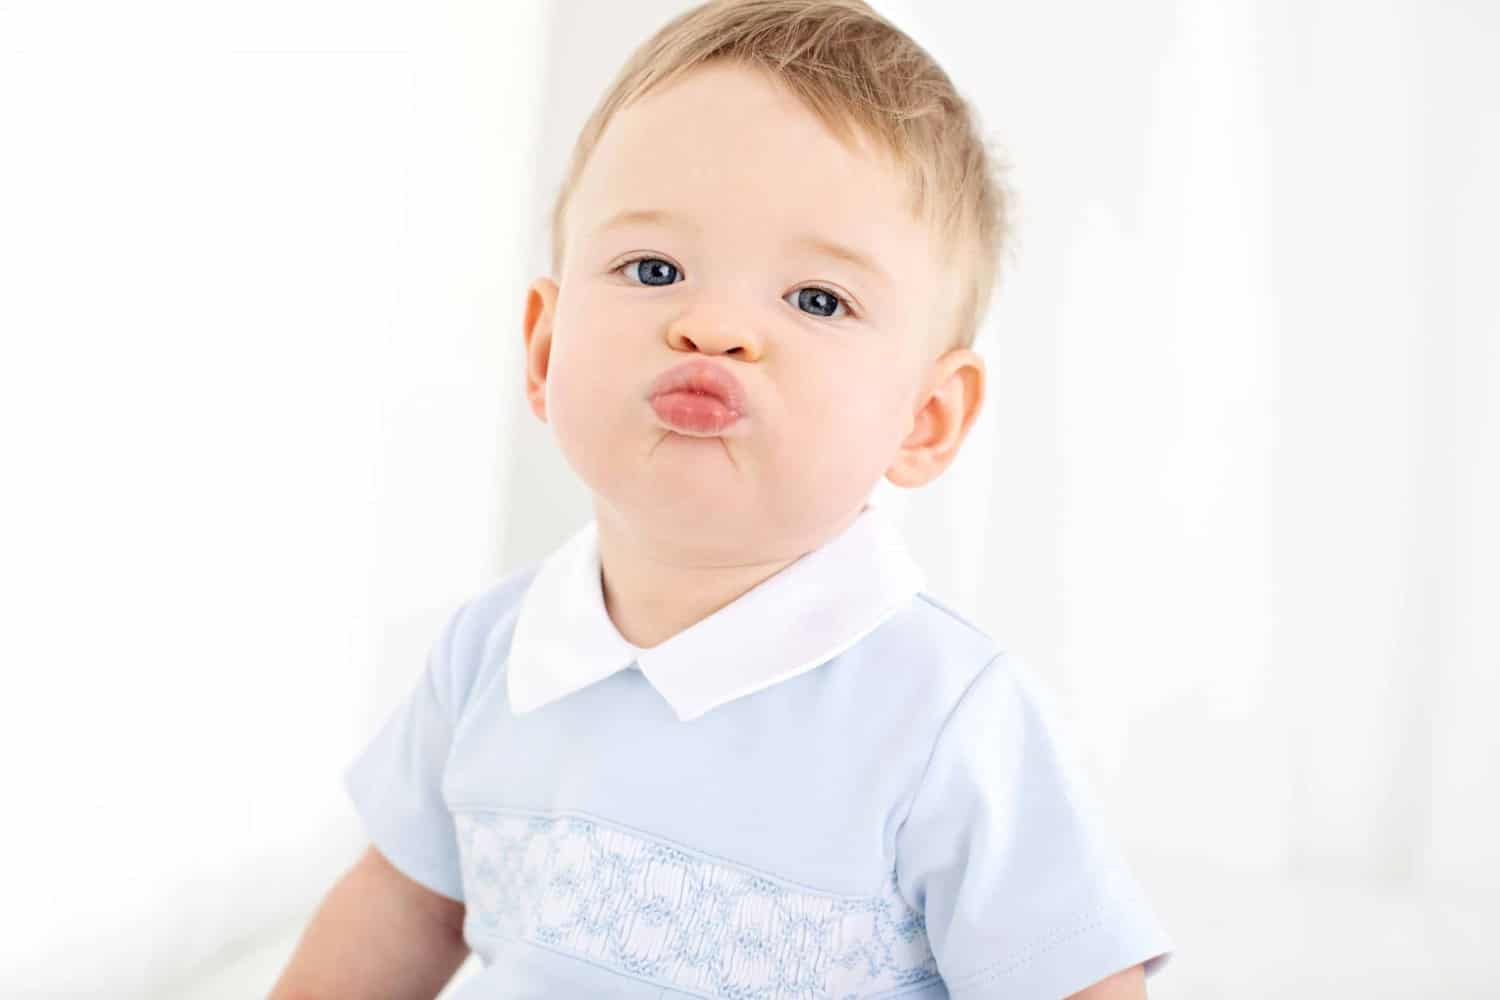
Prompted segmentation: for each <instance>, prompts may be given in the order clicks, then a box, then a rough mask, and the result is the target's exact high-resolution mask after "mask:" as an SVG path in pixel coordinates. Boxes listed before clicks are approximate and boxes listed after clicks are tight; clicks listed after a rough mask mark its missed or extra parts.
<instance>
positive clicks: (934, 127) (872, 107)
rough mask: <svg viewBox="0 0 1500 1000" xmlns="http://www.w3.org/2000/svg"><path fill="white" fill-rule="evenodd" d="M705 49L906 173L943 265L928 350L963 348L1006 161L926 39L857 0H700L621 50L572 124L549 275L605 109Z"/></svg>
mask: <svg viewBox="0 0 1500 1000" xmlns="http://www.w3.org/2000/svg"><path fill="white" fill-rule="evenodd" d="M716 60H734V61H738V62H742V63H745V64H747V65H751V66H755V67H759V68H762V69H765V70H769V71H770V72H772V73H773V74H775V76H777V77H778V78H779V79H780V80H781V81H782V82H783V83H784V84H785V85H786V86H787V87H789V88H790V90H791V91H792V93H794V94H795V95H796V96H797V97H798V98H799V99H800V100H801V101H802V102H803V103H804V104H805V105H806V106H807V107H808V109H809V110H811V111H812V112H813V113H814V114H816V115H817V116H818V118H819V119H821V120H822V122H823V123H824V124H825V125H826V126H827V127H828V128H829V130H830V131H831V132H832V133H833V134H834V135H836V136H838V137H839V139H840V140H841V141H843V142H845V143H846V144H849V143H850V142H851V141H853V140H854V139H855V137H856V134H862V135H863V136H866V137H869V138H871V139H873V140H874V142H875V148H876V149H877V150H878V151H880V152H881V153H883V154H885V155H886V156H888V157H889V158H890V161H891V162H892V164H893V165H894V166H896V167H897V168H898V169H899V170H900V171H901V172H902V173H903V174H904V175H905V178H906V181H907V186H908V191H909V197H910V208H911V212H912V216H913V218H917V219H921V220H924V221H925V222H926V223H927V224H928V226H929V227H930V229H931V232H932V233H933V236H934V245H936V246H937V247H940V248H941V252H942V254H943V264H944V265H945V267H947V268H948V269H949V273H950V274H951V287H950V290H949V295H948V299H947V301H948V306H949V312H948V322H947V323H945V324H942V325H940V327H939V329H940V333H941V337H942V339H941V342H940V344H939V345H938V346H939V348H940V351H941V350H948V349H950V348H955V347H964V348H971V347H972V346H973V344H974V338H975V334H976V333H977V331H978V328H979V325H980V322H981V321H982V319H983V317H984V314H985V310H986V309H987V307H988V305H989V302H990V299H991V296H992V293H993V291H994V289H995V287H996V285H997V283H998V281H999V276H1000V260H1001V257H1002V255H1003V254H1005V253H1007V252H1009V251H1010V250H1011V248H1012V243H1013V233H1012V228H1013V222H1012V216H1013V205H1014V203H1015V195H1014V193H1013V192H1012V191H1011V190H1010V189H1009V187H1008V186H1007V184H1006V183H1005V174H1006V173H1007V172H1008V170H1009V164H1008V163H1007V162H1006V161H1005V160H1004V158H1003V157H1002V156H1001V155H1000V154H998V153H997V152H995V151H994V150H993V149H992V148H991V146H990V144H989V143H988V142H987V141H986V139H985V137H984V135H983V134H982V132H981V130H980V126H979V119H978V115H977V113H976V112H975V110H974V109H973V107H972V106H971V105H970V104H969V103H968V102H967V101H966V100H965V99H964V98H963V97H962V96H961V95H960V94H959V93H958V91H957V89H956V88H955V87H954V85H953V82H952V81H951V80H950V79H949V77H948V74H947V73H945V72H944V71H943V69H942V67H941V66H939V65H938V64H937V62H936V61H935V60H934V59H933V58H932V56H930V55H929V54H928V53H927V51H926V50H924V49H923V48H922V47H921V46H920V45H918V44H917V43H916V42H915V41H913V40H912V38H911V37H910V36H908V35H907V34H906V33H904V32H903V31H901V30H900V29H899V28H897V27H896V26H895V25H893V24H892V23H891V22H890V21H888V20H886V19H885V18H884V17H882V16H881V15H880V14H879V13H877V12H876V11H875V10H874V9H872V8H871V7H870V6H869V4H867V3H864V2H862V0H711V2H709V3H705V4H702V5H701V6H698V7H694V8H692V9H691V10H688V11H686V12H685V13H683V14H680V15H678V16H677V17H675V18H673V19H672V20H671V21H669V22H667V24H665V25H664V26H663V27H662V28H661V29H660V30H658V31H657V32H656V33H655V34H654V35H652V36H651V37H650V38H649V39H647V40H646V41H645V42H644V43H643V44H641V46H640V47H639V48H637V49H636V50H635V52H633V53H632V54H631V55H630V57H629V58H628V59H627V60H626V61H625V64H624V65H623V66H622V67H621V69H620V70H619V72H618V73H617V74H616V75H615V78H614V80H613V81H612V82H611V84H610V85H609V87H608V88H607V89H606V90H605V93H604V95H603V97H602V98H601V99H600V101H599V103H598V105H597V106H596V107H595V108H594V110H593V112H592V113H591V114H590V115H589V118H588V120H587V121H586V122H585V123H584V125H583V128H582V129H581V130H580V132H579V135H578V139H577V142H576V143H575V145H574V147H573V153H572V158H571V161H570V162H569V164H568V167H567V171H566V173H565V175H564V178H563V181H562V184H561V186H560V188H559V190H558V193H557V196H556V200H555V202H554V205H553V210H552V220H551V229H552V260H551V265H552V269H553V273H554V274H558V273H561V269H562V262H563V258H564V257H565V255H566V253H567V241H566V219H567V211H568V200H569V196H570V194H571V193H572V191H573V189H574V187H575V185H576V184H577V181H578V178H579V175H580V174H581V173H582V172H583V169H584V166H585V165H586V164H587V163H588V160H589V156H590V154H591V153H592V152H593V149H594V147H595V146H596V145H597V144H598V142H599V138H600V136H602V135H603V134H604V130H605V128H606V127H607V126H608V125H609V122H610V119H611V118H612V117H613V116H614V115H615V113H616V112H618V111H620V110H621V109H622V108H624V107H626V106H628V105H629V104H631V103H632V102H634V101H635V100H637V99H639V98H641V97H644V96H645V95H646V94H648V93H650V92H651V91H653V90H654V89H656V88H657V87H660V86H662V85H664V84H666V83H667V82H669V81H671V80H673V79H675V78H676V77H678V76H680V75H681V74H683V73H684V72H686V71H688V70H690V69H692V68H694V67H696V66H700V65H703V64H706V63H709V62H713V61H716Z"/></svg>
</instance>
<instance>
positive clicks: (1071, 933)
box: [948, 899, 1121, 990]
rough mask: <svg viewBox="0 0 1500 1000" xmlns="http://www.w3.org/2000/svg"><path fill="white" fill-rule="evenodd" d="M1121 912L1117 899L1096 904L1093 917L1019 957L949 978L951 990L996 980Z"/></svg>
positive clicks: (1056, 934) (1097, 926)
mask: <svg viewBox="0 0 1500 1000" xmlns="http://www.w3.org/2000/svg"><path fill="white" fill-rule="evenodd" d="M1120 912H1121V909H1120V901H1119V900H1118V899H1110V900H1109V901H1107V902H1103V903H1099V904H1097V905H1096V906H1095V907H1094V908H1093V909H1092V910H1091V911H1090V913H1091V914H1092V916H1091V918H1090V919H1089V920H1088V921H1087V922H1085V923H1082V924H1079V925H1077V926H1075V927H1073V928H1072V929H1071V930H1067V931H1059V932H1057V933H1055V934H1053V935H1052V936H1051V937H1050V938H1046V939H1043V940H1042V941H1039V942H1037V943H1036V944H1034V945H1032V946H1031V947H1030V948H1029V949H1027V950H1026V951H1024V952H1022V953H1021V955H1020V957H1017V958H1011V959H1000V960H998V961H996V962H993V963H991V964H989V965H986V966H983V967H981V968H979V969H977V970H975V971H973V972H970V973H967V974H965V975H964V976H963V977H962V978H959V979H954V980H951V981H948V986H949V988H950V989H954V990H958V989H968V988H970V987H973V986H982V985H985V984H988V983H992V982H994V981H995V980H996V979H1000V978H1003V977H1005V976H1008V975H1010V974H1011V973H1013V972H1015V971H1016V970H1017V969H1020V968H1022V967H1023V966H1026V965H1029V964H1031V963H1032V962H1034V961H1036V960H1037V959H1039V958H1041V957H1042V956H1043V955H1045V954H1047V953H1048V952H1050V951H1053V950H1055V949H1057V948H1058V947H1061V946H1062V945H1064V944H1067V943H1068V942H1069V941H1072V940H1074V939H1075V938H1078V937H1081V936H1083V935H1084V934H1087V933H1088V932H1090V931H1093V930H1097V929H1098V928H1099V927H1102V926H1104V925H1105V924H1106V923H1107V922H1108V920H1109V918H1110V917H1111V916H1118V915H1119V914H1120ZM1006 961H1009V963H1010V964H1008V965H1002V964H1001V963H1002V962H1006Z"/></svg>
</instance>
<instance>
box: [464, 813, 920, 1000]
mask: <svg viewBox="0 0 1500 1000" xmlns="http://www.w3.org/2000/svg"><path fill="white" fill-rule="evenodd" d="M454 819H455V823H456V826H457V829H458V836H459V843H460V847H461V857H462V859H463V865H462V868H463V883H464V896H465V903H466V904H467V908H468V909H467V915H466V917H465V923H464V929H465V934H466V936H467V937H468V939H469V942H470V945H471V946H472V947H474V949H475V950H476V951H479V952H481V954H484V953H486V952H492V950H493V949H492V948H490V947H485V945H486V944H490V943H496V942H500V941H504V940H509V939H512V938H522V939H525V940H528V941H532V942H535V943H538V944H542V945H546V946H547V947H549V948H552V949H554V950H556V951H560V952H563V953H565V954H569V955H573V956H576V957H578V958H580V959H585V960H587V961H590V962H592V963H594V964H596V965H602V966H604V967H606V968H610V969H614V970H617V971H619V972H621V973H628V974H631V975H635V976H641V977H645V978H648V979H651V980H654V981H657V982H661V983H664V984H667V985H670V986H672V987H673V988H675V989H679V990H684V991H687V992H692V993H698V994H700V995H703V996H710V997H731V998H734V1000H814V998H817V1000H852V998H857V997H862V996H869V995H871V994H876V993H880V992H883V991H886V990H893V989H897V988H900V987H903V986H917V985H920V984H922V983H927V982H931V981H933V980H936V979H937V978H938V973H937V965H936V963H935V961H934V960H933V957H932V950H931V948H930V947H929V946H928V941H927V930H926V926H925V924H924V922H923V919H922V915H921V914H920V913H917V912H916V911H915V910H913V909H912V908H911V907H909V906H907V905H906V903H905V901H904V900H902V899H901V897H900V895H899V894H898V893H897V891H896V875H895V872H894V870H893V871H892V872H891V874H890V877H889V879H888V881H887V883H886V886H885V888H884V890H883V892H882V893H881V894H880V895H878V896H870V897H848V896H838V895H833V894H827V893H820V892H817V891H814V890H810V889H806V888H803V887H801V886H793V885H789V884H787V883H784V882H780V881H778V880H776V879H773V878H770V877H767V876H764V875H761V874H759V873H757V872H755V871H753V870H751V869H748V868H744V867H741V866H736V865H732V864H729V863H727V862H723V861H719V860H717V859H711V858H707V857H704V856H701V855H697V854H693V853H690V852H688V851H685V850H683V849H681V848H679V847H677V846H675V845H673V844H670V843H665V842H662V841H657V840H653V839H651V838H649V837H644V836H641V835H640V834H638V833H636V832H634V831H630V830H624V829H620V828H615V827H611V826H607V825H605V824H603V823H600V822H598V821H596V820H592V819H586V818H582V817H576V816H542V815H524V814H522V815H516V814H507V813H490V812H482V813H481V812H459V813H457V814H456V815H455V817H454Z"/></svg>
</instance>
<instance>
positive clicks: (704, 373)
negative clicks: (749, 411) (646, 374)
mask: <svg viewBox="0 0 1500 1000" xmlns="http://www.w3.org/2000/svg"><path fill="white" fill-rule="evenodd" d="M684 389H685V390H687V391H689V392H701V393H705V394H707V395H710V396H717V397H718V398H719V400H720V401H721V402H723V404H724V405H725V406H727V407H729V409H731V410H733V411H734V412H735V413H737V414H740V415H743V414H744V413H745V390H744V387H743V386H741V385H740V380H739V379H737V378H735V377H734V376H733V375H731V374H729V372H727V371H725V370H724V368H723V367H722V366H720V365H717V364H715V363H714V362H712V361H706V360H703V359H699V360H696V361H687V362H684V363H683V364H680V365H678V366H677V367H676V368H669V369H667V370H666V371H664V372H662V373H661V374H660V375H659V376H657V378H656V381H655V382H652V383H651V389H650V391H649V392H648V393H647V394H646V399H647V400H652V399H655V398H656V397H657V396H660V395H661V394H662V393H665V392H677V391H679V390H684Z"/></svg>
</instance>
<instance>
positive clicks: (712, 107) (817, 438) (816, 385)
mask: <svg viewBox="0 0 1500 1000" xmlns="http://www.w3.org/2000/svg"><path fill="white" fill-rule="evenodd" d="M684 123H691V127H690V128H685V127H684ZM622 216H623V217H624V218H625V221H617V220H620V219H621V217H622ZM827 244H836V245H838V246H842V247H846V248H852V249H854V250H856V251H857V252H858V253H859V254H860V255H862V256H863V257H864V258H865V259H866V261H867V262H868V265H869V266H860V265H857V264H855V263H853V262H851V261H850V260H848V259H845V257H844V256H842V255H838V254H835V253H830V252H827V251H826V250H823V249H821V246H826V245H827ZM653 281H654V282H655V283H652V282H653ZM807 288H815V289H819V290H821V291H823V292H826V293H828V296H829V297H818V298H815V299H814V301H813V303H812V305H811V307H809V306H808V303H807V302H806V301H804V299H803V297H802V296H801V295H800V294H799V293H800V291H801V290H802V289H807ZM948 290H949V285H948V283H947V276H946V275H945V274H944V273H942V272H941V268H940V266H939V259H938V254H937V248H936V247H935V246H934V245H933V239H932V235H931V233H930V230H929V229H928V228H927V227H926V226H925V224H924V223H923V222H921V221H920V220H918V219H916V218H914V217H912V215H911V214H910V213H909V212H908V211H907V209H906V202H905V197H904V188H903V187H902V181H901V179H900V177H899V175H898V174H897V173H896V172H895V171H894V169H893V168H892V167H891V165H890V164H889V162H888V161H886V160H884V159H883V158H881V157H880V156H879V155H878V154H877V153H875V152H874V147H873V146H872V145H869V144H866V143H863V142H856V145H855V147H854V148H850V147H848V146H846V145H844V144H843V143H841V142H840V141H839V140H838V139H837V138H836V137H835V136H834V135H833V134H832V133H830V132H829V131H828V130H827V129H826V127H825V126H824V125H823V124H822V122H821V121H820V120H819V119H818V118H816V116H814V115H813V114H812V112H810V111H809V110H808V109H806V108H805V107H803V106H802V105H801V104H800V102H798V101H797V99H796V98H795V97H794V96H793V95H791V94H790V93H788V92H786V91H785V90H784V89H782V88H781V87H780V86H779V85H778V84H777V83H776V82H775V81H774V80H772V79H770V78H768V77H766V76H764V75H762V74H760V73H758V72H756V71H753V70H750V69H748V68H745V67H741V66H738V65H736V64H733V63H725V62H721V63H715V64H710V65H708V66H705V67H700V68H698V69H695V70H693V71H692V72H690V73H689V74H687V75H686V76H684V77H683V78H681V79H679V80H677V81H674V82H673V83H671V84H669V85H667V86H666V87H664V88H662V89H659V90H656V91H653V92H652V93H650V94H648V95H647V96H646V97H645V98H643V99H641V100H640V101H638V102H637V103H635V104H633V105H631V106H629V107H627V108H625V109H624V110H622V111H621V112H619V113H618V114H617V115H616V116H615V118H614V119H613V120H612V121H611V123H610V125H609V128H608V129H607V130H606V132H605V134H604V136H603V137H602V138H601V141H600V143H599V145H598V147H597V148H596V149H595V150H594V152H593V155H592V157H591V158H590V161H589V164H588V166H587V167H586V168H585V171H584V173H583V174H582V176H581V177H580V179H579V184H578V187H577V188H576V189H575V191H574V192H573V196H572V199H571V201H570V203H569V209H568V215H567V226H566V253H565V256H564V264H563V266H562V269H561V274H560V276H559V278H558V280H554V279H553V278H550V277H541V278H538V279H536V280H535V281H534V282H533V283H532V284H531V287H530V289H529V290H528V293H527V300H526V308H525V314H524V324H523V327H524V339H525V357H526V398H527V402H528V404H529V406H530V409H531V411H532V413H533V414H535V415H536V417H537V418H538V419H540V420H542V421H543V422H547V423H550V424H551V425H552V427H553V429H554V431H555V433H556V435H557V438H558V443H559V446H560V447H561V448H562V450H563V453H564V455H565V457H566V458H567V460H568V462H569V464H570V465H571V466H572V467H573V469H574V471H575V472H577V473H578V474H579V475H580V477H581V478H582V479H583V480H584V481H585V482H586V483H587V484H588V486H589V487H590V490H591V492H592V494H593V498H594V511H595V516H596V520H597V523H598V528H599V554H600V563H601V567H602V580H601V585H602V589H603V594H604V602H605V607H606V610H607V611H608V613H609V616H610V619H611V620H612V621H613V622H614V624H615V627H616V628H617V629H618V630H619V632H620V634H621V635H622V636H623V637H624V638H625V639H626V640H628V641H629V642H631V643H634V644H635V645H637V646H640V647H643V648H650V647H652V646H656V645H658V644H660V643H662V642H664V641H666V640H667V639H669V638H671V637H672V636H673V635H676V634H677V633H678V632H680V631H682V630H683V629H685V628H687V627H688V626H690V625H692V624H694V623H695V622H698V621H700V620H702V619H703V618H705V617H707V616H708V615H710V614H712V613H713V612H715V611H717V610H718V609H720V608H722V607H724V606H725V605H727V604H729V603H730V602H731V601H733V600H735V599H736V598H738V597H740V596H741V595H743V594H744V593H746V592H747V591H749V590H751V589H752V588H754V587H755V586H757V585H758V584H760V583H762V582H763V581H765V580H766V579H767V578H769V577H771V576H772V575H774V574H775V573H777V572H779V571H780V570H782V569H784V568H785V567H786V566H787V565H789V564H790V563H791V562H793V561H795V560H796V559H798V558H800V557H801V556H803V555H804V554H806V553H807V552H810V551H812V550H813V549H815V548H817V547H818V546H820V545H822V544H823V543H824V542H826V541H827V540H829V539H830V538H832V537H834V536H835V535H837V534H838V533H839V532H841V531H843V530H844V528H846V527H848V526H849V524H850V523H851V522H852V521H853V520H854V519H855V518H856V517H857V516H858V515H859V513H860V511H861V510H862V508H863V502H864V499H865V498H866V497H867V496H868V495H869V493H870V491H871V489H872V488H873V487H874V485H875V483H876V481H877V480H878V478H879V477H881V476H884V477H885V478H886V479H887V480H889V481H890V482H891V483H893V484H895V485H897V486H901V487H905V488H915V487H919V486H922V485H924V484H926V483H928V482H931V481H932V480H933V479H935V478H937V477H938V476H939V475H941V474H942V472H943V471H944V470H945V469H947V468H948V466H949V465H950V464H951V463H952V462H953V460H954V458H956V457H957V455H958V450H959V448H960V446H961V445H962V443H963V441H964V438H965V437H966V435H967V434H968V432H969V430H970V428H971V427H972V425H973V423H974V419H975V417H976V416H977V415H978V412H979V409H980V406H981V404H982V402H983V398H984V387H985V366H984V361H983V359H982V357H981V356H980V355H979V354H977V353H976V352H974V351H972V350H968V349H965V348H956V349H951V350H937V349H935V348H936V346H937V345H938V344H939V343H940V342H941V339H942V338H943V336H944V335H945V333H946V327H945V325H944V323H943V320H944V318H945V317H946V316H947V315H949V314H948V312H947V310H946V301H947V292H948ZM834 300H837V305H836V306H832V307H830V303H831V302H833V301H834ZM699 357H701V358H706V359H711V360H712V361H714V362H716V363H718V364H720V365H722V366H723V367H724V368H725V369H727V370H729V371H731V372H732V373H733V374H734V375H735V376H736V377H737V378H738V379H739V380H740V382H741V383H742V385H743V386H744V389H745V392H746V395H747V397H748V406H747V408H746V409H747V411H748V412H747V414H746V416H745V417H744V418H743V419H742V420H741V421H740V422H739V423H738V424H737V425H736V426H735V428H733V430H732V432H729V433H725V434H723V435H720V436H716V437H707V438H705V437H695V436H683V435H681V434H679V433H677V432H676V431H674V430H673V429H672V428H671V427H670V426H668V425H667V424H665V423H663V422H662V421H661V420H660V419H659V418H658V417H657V416H656V415H655V413H654V411H653V410H652V409H651V407H650V406H649V405H648V404H647V402H646V396H647V387H648V386H649V384H650V382H651V381H652V379H653V378H655V376H656V375H658V374H659V373H661V372H663V371H665V370H666V369H668V368H671V367H673V366H675V365H676V364H678V363H680V362H682V361H685V360H688V359H689V358H699ZM1074 996H1075V997H1079V998H1085V1000H1134V998H1144V997H1145V996H1146V990H1145V977H1144V972H1143V968H1142V967H1141V966H1139V965H1137V966H1133V967H1131V968H1128V969H1125V970H1122V971H1120V972H1118V973H1116V974H1114V975H1112V976H1110V977H1109V978H1107V979H1104V980H1102V981H1100V982H1098V983H1096V984H1094V985H1093V986H1091V987H1089V988H1088V989H1086V990H1084V991H1083V992H1081V993H1077V994H1074Z"/></svg>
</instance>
